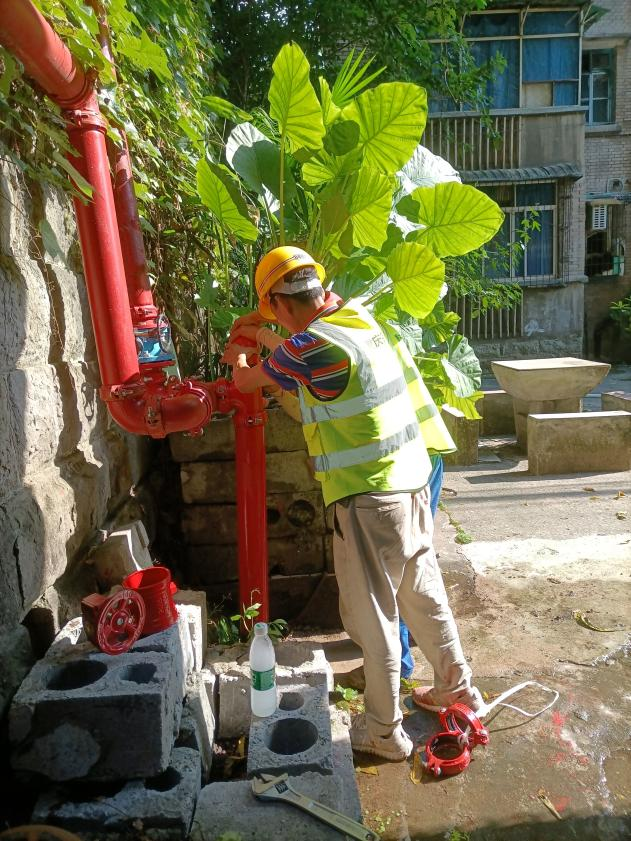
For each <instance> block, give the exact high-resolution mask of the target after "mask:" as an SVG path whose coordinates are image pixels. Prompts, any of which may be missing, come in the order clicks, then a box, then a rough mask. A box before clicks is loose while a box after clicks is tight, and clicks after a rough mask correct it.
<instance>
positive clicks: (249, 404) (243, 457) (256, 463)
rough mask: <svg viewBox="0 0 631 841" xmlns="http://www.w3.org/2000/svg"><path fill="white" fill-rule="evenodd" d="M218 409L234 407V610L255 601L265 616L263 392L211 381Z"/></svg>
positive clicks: (224, 382)
mask: <svg viewBox="0 0 631 841" xmlns="http://www.w3.org/2000/svg"><path fill="white" fill-rule="evenodd" d="M214 385H215V387H216V395H217V398H218V400H219V402H218V410H219V411H220V412H227V411H230V410H231V409H232V410H235V412H234V415H233V416H232V422H233V424H234V432H235V464H236V469H237V536H238V556H239V558H238V560H239V609H241V608H242V607H243V605H245V607H249V605H251V604H253V603H254V602H260V603H261V607H260V610H259V619H260V620H261V621H262V622H267V621H268V618H269V581H268V560H267V499H266V478H265V424H266V423H267V413H266V412H265V410H264V402H263V393H262V392H261V390H260V389H258V390H257V391H255V392H252V393H251V394H242V393H241V392H240V391H238V390H237V387H236V386H235V384H234V383H233V382H226V381H225V380H218V381H217V383H215V384H214Z"/></svg>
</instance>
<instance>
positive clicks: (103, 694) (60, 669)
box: [9, 643, 182, 782]
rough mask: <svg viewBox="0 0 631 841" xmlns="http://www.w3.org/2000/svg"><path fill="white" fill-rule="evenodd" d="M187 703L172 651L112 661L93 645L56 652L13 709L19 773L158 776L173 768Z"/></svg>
mask: <svg viewBox="0 0 631 841" xmlns="http://www.w3.org/2000/svg"><path fill="white" fill-rule="evenodd" d="M181 705H182V694H181V687H180V685H179V681H178V674H177V669H176V668H174V659H173V656H171V655H170V654H168V653H159V652H152V651H143V652H132V651H129V652H126V653H125V654H120V655H118V656H116V657H112V656H109V655H107V654H101V653H100V652H98V651H96V650H95V649H94V646H92V645H91V644H90V643H78V644H77V645H75V646H73V647H72V648H71V649H67V650H65V651H60V652H58V653H56V652H53V653H50V654H49V655H47V656H46V657H45V658H44V659H43V660H40V661H39V662H38V663H36V664H35V666H34V667H33V669H32V670H31V672H30V674H29V675H28V676H27V677H26V679H25V680H24V681H23V683H22V685H21V687H20V689H19V690H18V692H17V693H16V695H15V697H14V699H13V703H12V705H11V709H10V711H9V739H10V742H11V744H12V746H13V754H12V764H13V767H14V768H15V769H16V770H24V771H31V772H35V773H38V774H42V775H43V776H45V777H48V778H49V779H51V780H55V781H59V782H63V781H66V780H74V779H80V778H86V779H89V780H120V779H129V778H132V777H146V776H150V775H153V774H159V773H161V772H162V771H164V770H165V769H166V768H167V767H168V764H169V759H170V756H171V749H172V747H173V741H174V736H175V733H176V732H177V729H178V727H179V719H180V714H181Z"/></svg>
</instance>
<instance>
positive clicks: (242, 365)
mask: <svg viewBox="0 0 631 841" xmlns="http://www.w3.org/2000/svg"><path fill="white" fill-rule="evenodd" d="M249 352H250V353H251V352H252V351H249ZM222 361H223V362H228V363H229V364H230V365H232V379H233V380H234V384H235V385H236V387H237V388H238V389H239V391H241V392H243V393H244V394H249V393H250V392H251V391H256V389H257V388H264V387H265V386H268V385H275V383H274V380H273V379H272V378H271V377H270V376H268V375H267V374H266V373H265V371H264V369H263V365H262V364H261V363H260V362H259V363H258V365H254V366H253V367H252V368H251V367H250V366H249V365H248V360H247V356H246V354H245V353H244V352H243V350H242V348H240V347H239V346H237V345H232V346H230V345H228V347H227V348H226V351H225V353H224V355H223V357H222Z"/></svg>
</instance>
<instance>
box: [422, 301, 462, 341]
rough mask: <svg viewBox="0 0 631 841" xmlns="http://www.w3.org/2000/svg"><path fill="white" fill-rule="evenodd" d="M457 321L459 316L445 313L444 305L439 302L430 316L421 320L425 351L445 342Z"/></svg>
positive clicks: (453, 313) (451, 333)
mask: <svg viewBox="0 0 631 841" xmlns="http://www.w3.org/2000/svg"><path fill="white" fill-rule="evenodd" d="M459 321H460V316H459V315H457V314H456V313H455V312H445V305H444V304H443V302H442V301H439V302H438V303H437V304H436V306H435V307H434V309H433V310H432V311H431V312H430V314H429V315H428V316H426V317H425V318H423V319H422V320H421V327H422V328H423V346H424V347H425V350H431V349H432V348H433V347H436V346H437V345H442V344H443V342H446V341H447V339H449V338H450V337H451V336H452V335H453V332H454V329H455V327H456V325H457V324H458V322H459Z"/></svg>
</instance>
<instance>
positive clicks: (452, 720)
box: [438, 704, 489, 748]
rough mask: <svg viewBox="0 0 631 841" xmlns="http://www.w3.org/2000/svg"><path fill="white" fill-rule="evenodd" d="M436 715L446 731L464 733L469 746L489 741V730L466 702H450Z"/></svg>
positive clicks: (484, 743)
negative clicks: (449, 704)
mask: <svg viewBox="0 0 631 841" xmlns="http://www.w3.org/2000/svg"><path fill="white" fill-rule="evenodd" d="M438 717H439V719H440V723H441V724H442V726H443V727H444V728H445V730H446V731H447V732H449V733H462V734H464V733H466V734H467V741H468V743H469V747H470V748H473V747H475V745H487V744H488V743H489V731H488V730H487V729H486V727H485V726H484V725H483V724H482V722H481V721H480V719H479V718H478V717H477V715H476V714H475V713H474V712H473V710H472V709H470V708H469V707H467V706H466V704H451V706H449V707H445V708H443V709H442V710H441V711H440V712H439V713H438ZM467 731H468V732H467Z"/></svg>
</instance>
